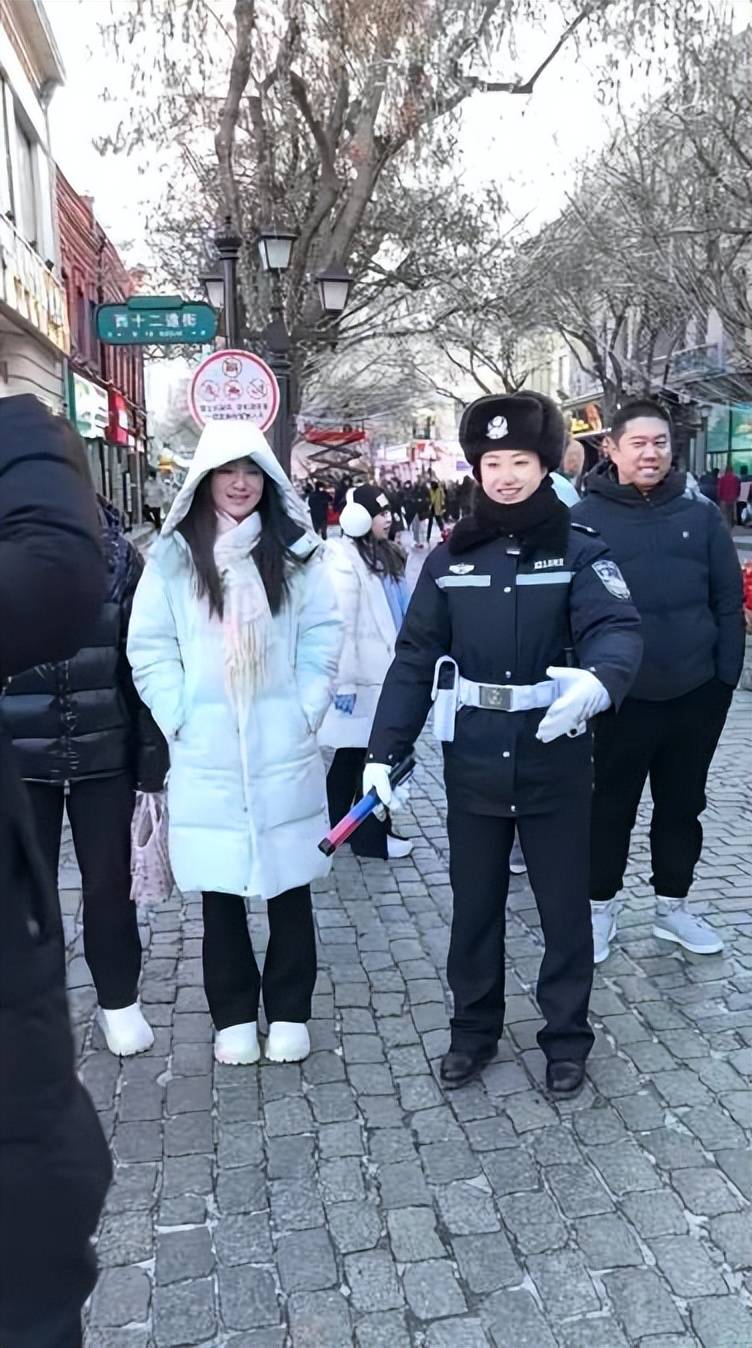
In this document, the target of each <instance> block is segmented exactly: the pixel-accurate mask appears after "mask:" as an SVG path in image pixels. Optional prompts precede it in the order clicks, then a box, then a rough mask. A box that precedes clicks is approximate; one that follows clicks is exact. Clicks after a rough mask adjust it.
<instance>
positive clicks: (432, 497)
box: [426, 478, 446, 543]
mask: <svg viewBox="0 0 752 1348" xmlns="http://www.w3.org/2000/svg"><path fill="white" fill-rule="evenodd" d="M428 502H429V512H428V530H427V532H426V543H430V542H431V530H432V529H433V526H434V523H435V524H436V525H437V526H438V530H439V535H441V531H442V529H443V528H444V516H445V515H446V491H445V490H444V484H443V482H437V481H436V479H435V478H432V479H431V481H430V482H429V484H428Z"/></svg>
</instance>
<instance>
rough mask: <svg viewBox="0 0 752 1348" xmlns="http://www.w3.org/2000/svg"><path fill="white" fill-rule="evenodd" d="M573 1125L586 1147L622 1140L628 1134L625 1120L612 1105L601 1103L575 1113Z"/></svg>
mask: <svg viewBox="0 0 752 1348" xmlns="http://www.w3.org/2000/svg"><path fill="white" fill-rule="evenodd" d="M572 1126H573V1128H574V1131H575V1134H576V1136H577V1137H578V1139H579V1141H580V1142H581V1143H582V1144H583V1145H584V1146H585V1147H600V1146H605V1145H607V1144H608V1143H609V1142H621V1140H622V1138H624V1137H626V1135H627V1130H626V1128H625V1125H624V1120H623V1119H622V1118H621V1117H620V1115H619V1114H618V1113H617V1112H616V1110H615V1109H614V1108H613V1107H612V1106H611V1105H603V1104H599V1105H597V1106H596V1107H594V1108H593V1109H584V1110H582V1111H580V1112H579V1113H577V1114H575V1115H573V1117H572Z"/></svg>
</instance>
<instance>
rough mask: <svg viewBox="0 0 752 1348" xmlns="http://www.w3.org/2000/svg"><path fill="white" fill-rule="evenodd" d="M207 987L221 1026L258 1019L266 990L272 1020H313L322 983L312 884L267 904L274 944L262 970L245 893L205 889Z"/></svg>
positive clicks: (266, 1005)
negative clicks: (318, 983) (318, 986)
mask: <svg viewBox="0 0 752 1348" xmlns="http://www.w3.org/2000/svg"><path fill="white" fill-rule="evenodd" d="M203 899H204V941H203V961H204V988H205V990H206V1000H207V1001H208V1003H209V1011H210V1012H211V1018H212V1020H213V1021H214V1025H215V1028H216V1029H217V1030H226V1029H227V1027H228V1026H229V1025H245V1024H248V1022H249V1021H254V1020H258V1010H259V1002H260V999H261V994H262V991H263V997H264V1010H265V1011H266V1018H267V1021H268V1022H269V1024H271V1022H272V1021H273V1020H289V1021H294V1022H295V1023H297V1024H300V1025H302V1024H304V1023H305V1021H307V1020H310V1018H311V998H312V996H313V989H314V984H315V982H316V934H315V931H314V927H313V909H312V907H311V890H310V886H309V885H300V886H299V887H298V888H297V889H288V890H285V892H284V893H283V894H278V895H277V897H276V898H274V899H270V900H269V902H268V903H267V905H266V907H267V914H268V918H269V944H268V946H267V950H266V959H265V960H264V972H263V974H260V973H259V967H258V964H257V963H256V956H255V955H254V953H253V946H252V945H251V936H250V932H249V931H248V919H247V916H246V908H245V900H244V899H243V898H242V896H241V895H239V894H220V893H213V892H211V891H208V892H206V893H204V896H203Z"/></svg>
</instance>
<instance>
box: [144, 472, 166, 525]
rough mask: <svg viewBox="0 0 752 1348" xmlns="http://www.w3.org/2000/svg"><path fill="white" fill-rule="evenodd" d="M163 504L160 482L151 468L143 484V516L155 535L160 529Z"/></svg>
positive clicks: (162, 488)
mask: <svg viewBox="0 0 752 1348" xmlns="http://www.w3.org/2000/svg"><path fill="white" fill-rule="evenodd" d="M164 502H165V490H164V487H163V485H162V481H161V479H160V478H159V476H158V475H157V473H156V472H155V470H154V469H153V468H150V469H149V472H148V474H147V478H146V481H145V483H144V514H145V516H146V518H147V520H148V521H149V523H150V524H153V525H154V528H155V529H156V531H157V533H159V530H160V529H161V527H162V506H163V505H164Z"/></svg>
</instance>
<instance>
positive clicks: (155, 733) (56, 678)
mask: <svg viewBox="0 0 752 1348" xmlns="http://www.w3.org/2000/svg"><path fill="white" fill-rule="evenodd" d="M99 519H100V528H101V537H102V546H103V551H104V554H105V560H106V561H107V564H108V590H107V598H106V600H105V603H104V604H103V605H102V607H101V609H100V610H99V614H98V616H97V619H96V622H94V623H93V624H92V626H91V628H90V630H89V632H88V633H87V636H86V641H85V643H84V645H83V646H82V647H81V649H80V650H79V651H78V652H77V653H76V654H75V655H74V656H73V658H72V659H70V660H62V661H59V662H51V663H49V664H43V665H37V666H36V667H35V668H34V669H30V670H26V671H25V672H24V673H23V674H19V675H17V676H16V677H15V678H13V679H11V680H10V681H9V682H8V684H7V687H6V690H5V693H4V696H3V699H2V707H3V712H4V715H5V723H6V726H7V728H8V731H9V733H10V735H11V738H12V739H13V744H14V749H15V752H16V763H17V766H18V770H19V772H20V774H21V776H22V777H23V778H24V780H26V781H40V782H51V783H60V784H62V783H64V782H76V781H82V780H84V779H86V778H90V777H112V776H115V775H116V774H118V773H121V772H127V773H129V774H130V775H131V776H132V778H133V781H134V784H135V785H137V786H138V787H139V788H140V789H141V790H143V791H160V790H161V789H162V787H163V785H164V779H165V775H166V772H167V768H168V766H169V759H168V752H167V745H166V742H165V740H164V738H163V736H162V734H161V732H160V730H159V729H158V727H157V726H156V724H155V722H154V720H153V719H152V716H151V714H150V712H149V711H148V709H147V707H145V706H144V704H143V702H142V701H141V699H140V698H139V696H138V694H137V692H136V690H135V687H134V685H133V679H132V675H131V668H130V665H129V663H128V659H127V657H126V653H125V645H126V638H127V635H128V621H129V618H130V610H131V605H132V602H133V595H134V593H135V590H136V586H137V584H138V581H139V578H140V576H141V572H142V570H143V562H142V560H141V558H140V556H139V554H138V553H137V552H136V549H135V548H134V547H133V545H132V543H130V542H129V541H128V539H127V538H126V537H125V536H124V533H123V521H122V518H121V516H120V514H119V512H118V511H117V510H116V509H115V507H114V506H112V505H111V504H110V503H109V502H107V501H104V500H101V499H100V501H99Z"/></svg>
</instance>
